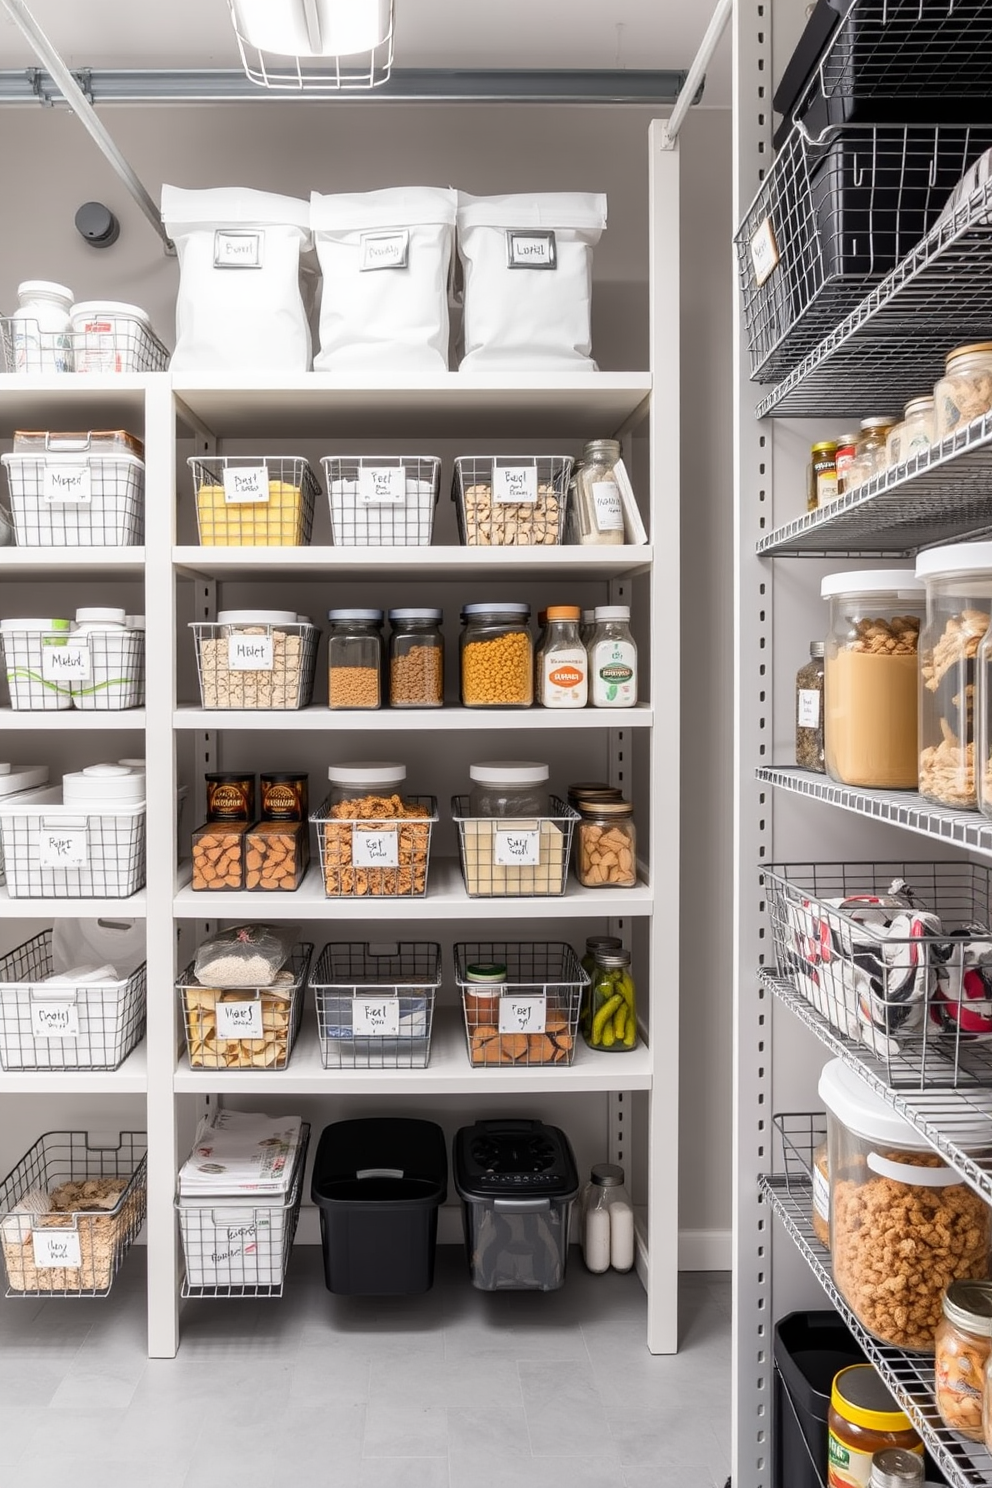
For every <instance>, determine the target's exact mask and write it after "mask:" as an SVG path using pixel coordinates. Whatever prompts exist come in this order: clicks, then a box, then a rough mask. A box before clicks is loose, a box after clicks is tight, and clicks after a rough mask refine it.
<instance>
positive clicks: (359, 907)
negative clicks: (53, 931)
mask: <svg viewBox="0 0 992 1488" xmlns="http://www.w3.org/2000/svg"><path fill="white" fill-rule="evenodd" d="M188 876H189V869H188V867H187V868H186V869H185V870H184V873H183V878H184V879H185V880H188ZM78 902H80V901H77V903H78ZM174 907H175V913H176V915H177V916H178V917H179V918H181V919H190V920H203V919H208V918H209V919H211V920H213V919H239V918H240V919H245V918H252V917H254V918H256V919H258V918H261V919H263V920H301V919H302V920H319V919H327V920H346V921H352V920H380V921H384V920H431V919H435V920H476V921H478V922H479V923H480V924H482V923H486V922H489V921H491V920H546V919H577V920H582V919H587V918H591V917H594V916H620V915H623V916H627V915H649V914H651V911H652V907H653V901H652V896H651V890H650V888H649V886H648V885H647V884H644V883H639V884H638V885H637V887H636V888H634V889H614V890H613V892H612V893H611V892H610V891H609V890H608V889H583V888H581V887H580V886H579V885H578V884H576V883H574V882H573V881H572V880H571V879H570V880H569V884H568V888H567V889H566V891H565V893H564V895H563V896H562V897H561V898H552V897H551V896H550V895H549V896H542V897H540V898H535V899H470V898H469V896H468V895H467V894H466V892H465V885H464V884H463V882H462V875H461V869H460V868H459V866H458V863H457V861H456V860H455V859H454V858H438V859H434V858H432V859H431V865H430V872H429V874H428V878H427V894H426V896H424V897H419V898H415V897H413V896H410V897H408V898H405V899H384V898H374V897H369V898H367V899H357V898H356V899H345V898H341V899H328V898H327V897H326V895H325V894H324V882H323V879H322V877H321V872H320V865H319V864H311V867H310V870H309V872H308V873H307V876H306V878H305V880H304V882H303V885H302V887H301V888H299V889H297V890H296V892H295V893H294V894H257V893H255V894H251V893H248V892H247V891H239V890H231V891H230V892H226V891H219V892H210V891H204V890H200V891H199V892H197V891H195V890H194V889H192V888H190V887H189V883H188V881H187V882H184V883H183V885H182V887H180V888H179V889H178V890H177V892H176V896H175V906H174ZM2 912H3V911H2V908H0V913H2ZM94 913H96V911H94ZM101 913H102V911H101Z"/></svg>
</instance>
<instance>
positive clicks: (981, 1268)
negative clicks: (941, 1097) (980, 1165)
mask: <svg viewBox="0 0 992 1488" xmlns="http://www.w3.org/2000/svg"><path fill="white" fill-rule="evenodd" d="M819 1092H820V1098H821V1100H822V1101H823V1103H824V1105H825V1107H826V1110H827V1141H828V1145H829V1157H830V1257H831V1265H832V1269H833V1278H834V1282H835V1283H836V1285H837V1287H838V1289H839V1290H840V1292H841V1294H842V1296H843V1297H844V1299H845V1301H846V1302H847V1304H848V1306H849V1307H850V1308H851V1310H852V1311H853V1312H854V1314H855V1315H856V1317H857V1318H858V1321H859V1322H860V1323H861V1324H862V1326H863V1327H864V1328H865V1329H867V1331H868V1332H869V1333H870V1334H871V1335H872V1336H873V1337H874V1338H877V1339H878V1340H879V1341H880V1342H881V1343H884V1344H889V1345H892V1346H893V1347H895V1348H903V1349H913V1350H919V1351H920V1352H922V1353H928V1354H932V1353H933V1351H934V1339H935V1335H936V1331H937V1327H938V1325H939V1323H940V1320H941V1317H942V1316H943V1295H944V1289H945V1287H947V1286H948V1285H950V1283H952V1282H955V1281H971V1280H981V1279H983V1278H984V1277H985V1276H987V1274H988V1266H989V1239H990V1237H989V1218H990V1211H989V1209H988V1207H987V1205H986V1204H985V1203H984V1202H983V1200H982V1199H980V1198H979V1197H978V1195H977V1194H975V1193H973V1192H972V1190H971V1189H970V1188H969V1187H968V1186H967V1184H966V1183H964V1182H963V1180H962V1179H961V1177H960V1175H959V1174H958V1173H956V1172H955V1171H954V1169H953V1168H950V1167H948V1166H947V1165H946V1164H945V1163H944V1162H943V1161H942V1160H941V1159H940V1157H938V1155H937V1154H936V1153H935V1152H934V1151H933V1150H932V1149H931V1148H930V1147H929V1146H928V1145H927V1144H926V1142H924V1140H923V1139H922V1137H920V1136H919V1134H918V1133H917V1132H916V1131H915V1130H914V1129H913V1128H912V1127H911V1126H910V1125H909V1123H908V1122H907V1121H904V1120H903V1118H902V1117H901V1116H898V1115H897V1114H896V1113H895V1111H894V1110H893V1109H892V1107H891V1106H890V1105H889V1104H888V1103H887V1102H886V1101H884V1100H883V1099H882V1098H881V1097H880V1096H878V1095H876V1094H875V1093H874V1091H872V1090H871V1089H870V1088H869V1087H868V1086H867V1085H866V1084H865V1083H864V1081H863V1080H861V1079H860V1078H859V1077H858V1076H857V1075H856V1074H854V1072H853V1071H852V1070H850V1069H848V1068H847V1066H846V1065H845V1064H844V1063H843V1062H842V1061H841V1060H840V1059H833V1060H831V1061H830V1063H829V1064H827V1065H826V1066H825V1067H824V1069H823V1073H822V1074H821V1076H820V1084H819ZM956 1140H957V1141H958V1143H959V1145H961V1146H962V1147H964V1148H965V1150H971V1151H974V1150H976V1149H979V1148H981V1147H983V1146H986V1145H987V1144H988V1134H987V1133H986V1132H985V1131H984V1129H983V1128H982V1127H981V1126H980V1125H978V1126H976V1127H975V1128H973V1129H971V1130H967V1129H965V1130H962V1131H961V1132H959V1133H958V1134H957V1135H956Z"/></svg>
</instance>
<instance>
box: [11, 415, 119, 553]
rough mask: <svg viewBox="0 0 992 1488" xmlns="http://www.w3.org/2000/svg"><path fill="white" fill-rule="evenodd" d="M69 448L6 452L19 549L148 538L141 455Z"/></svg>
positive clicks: (112, 544)
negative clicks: (68, 449) (34, 451)
mask: <svg viewBox="0 0 992 1488" xmlns="http://www.w3.org/2000/svg"><path fill="white" fill-rule="evenodd" d="M78 444H79V448H78V449H75V450H72V451H67V450H65V449H64V447H63V446H64V441H63V442H62V446H60V448H59V449H58V451H57V452H56V451H53V450H51V449H48V450H45V451H44V452H43V453H42V452H39V453H33V452H32V453H27V454H23V453H15V454H7V455H2V456H0V459H2V461H3V465H4V467H5V469H6V471H7V479H8V481H9V483H10V510H11V515H12V517H13V519H14V531H15V533H16V536H17V546H18V547H19V548H129V547H137V546H140V545H141V543H143V542H144V538H145V465H144V461H143V460H139V459H138V457H137V455H131V454H96V453H94V452H93V450H92V449H91V448H90V446H89V441H88V440H80V441H78Z"/></svg>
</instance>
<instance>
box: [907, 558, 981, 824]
mask: <svg viewBox="0 0 992 1488" xmlns="http://www.w3.org/2000/svg"><path fill="white" fill-rule="evenodd" d="M916 575H917V578H921V579H923V581H924V583H925V584H926V591H927V616H926V623H925V625H924V628H923V631H922V632H921V635H920V710H919V714H920V792H921V794H922V795H924V796H925V797H926V798H927V800H928V801H936V802H937V803H938V804H939V805H941V806H955V807H958V808H971V809H974V808H975V807H976V806H977V805H978V794H977V780H976V750H977V751H978V753H979V757H980V758H981V744H980V742H979V740H978V738H977V735H978V732H979V728H978V725H979V723H980V714H981V708H980V706H979V698H978V693H979V690H980V689H979V686H978V683H979V676H980V672H981V665H980V660H979V655H978V653H979V647H980V646H981V644H982V639H983V637H984V635H985V632H986V631H987V630H988V628H989V616H990V615H992V542H979V543H952V544H951V545H950V546H949V547H946V548H931V549H930V550H929V551H928V552H925V553H921V554H920V555H919V557H918V558H917V560H916ZM978 773H980V774H982V775H984V774H985V767H984V765H983V767H982V768H981V769H980V770H979V771H978Z"/></svg>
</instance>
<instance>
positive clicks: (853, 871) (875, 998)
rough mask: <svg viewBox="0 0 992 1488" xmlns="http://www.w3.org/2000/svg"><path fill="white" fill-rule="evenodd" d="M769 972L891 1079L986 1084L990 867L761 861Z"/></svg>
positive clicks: (991, 1008) (991, 1045)
mask: <svg viewBox="0 0 992 1488" xmlns="http://www.w3.org/2000/svg"><path fill="white" fill-rule="evenodd" d="M761 872H762V875H763V877H764V883H765V890H766V901H767V905H768V915H769V919H770V922H771V930H772V938H773V943H774V949H775V959H776V965H777V974H778V976H779V977H781V978H784V979H785V980H787V981H788V982H789V984H790V985H791V986H792V988H793V989H794V991H795V992H796V993H797V995H798V996H799V997H800V998H801V999H802V1000H803V1001H805V1002H806V1003H808V1004H809V1006H810V1007H812V1008H813V1009H814V1010H815V1012H816V1013H817V1014H819V1016H820V1017H821V1018H823V1019H824V1020H825V1021H826V1022H827V1023H828V1024H829V1025H830V1026H831V1027H832V1028H834V1029H835V1030H836V1031H837V1032H838V1033H839V1034H840V1035H841V1036H842V1038H843V1039H845V1040H847V1041H849V1042H850V1043H851V1044H852V1045H853V1046H855V1047H857V1048H860V1049H863V1050H867V1051H868V1052H869V1053H870V1054H871V1055H872V1056H874V1060H873V1063H874V1065H875V1067H876V1068H879V1069H880V1071H881V1072H882V1073H883V1074H884V1077H885V1078H886V1080H887V1081H888V1083H889V1085H890V1086H892V1087H894V1088H900V1087H905V1088H910V1089H917V1090H924V1089H944V1088H958V1087H964V1086H969V1085H971V1086H974V1085H982V1086H984V1085H987V1086H992V929H990V913H989V911H990V896H992V869H990V868H986V867H979V866H978V865H976V864H974V863H964V862H944V863H939V862H938V863H931V862H922V863H816V864H806V863H802V864H797V863H788V864H775V865H770V866H762V868H761Z"/></svg>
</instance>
